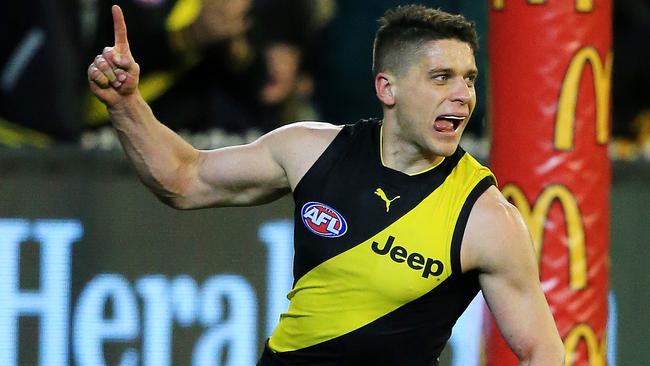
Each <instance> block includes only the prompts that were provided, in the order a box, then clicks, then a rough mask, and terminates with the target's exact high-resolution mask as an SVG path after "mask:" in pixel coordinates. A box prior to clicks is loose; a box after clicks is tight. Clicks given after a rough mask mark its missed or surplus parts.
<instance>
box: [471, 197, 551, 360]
mask: <svg viewBox="0 0 650 366" xmlns="http://www.w3.org/2000/svg"><path fill="white" fill-rule="evenodd" d="M495 191H496V192H498V191H497V190H496V188H494V189H493V191H492V192H489V193H488V192H486V193H487V194H486V195H485V197H481V198H480V199H479V200H478V201H477V206H478V207H475V210H472V213H471V214H470V218H469V221H468V227H467V230H466V238H465V239H466V242H465V241H464V242H463V246H465V245H467V247H468V248H469V249H470V250H469V252H470V253H469V254H468V255H466V258H469V262H470V263H471V265H472V266H473V267H474V268H473V269H477V270H478V271H479V282H480V285H481V289H482V291H483V296H484V297H485V300H486V302H487V304H488V307H489V309H490V312H491V313H492V315H493V316H494V318H495V320H496V322H497V325H498V327H499V330H500V331H501V334H502V335H503V337H504V339H505V340H506V342H507V343H508V345H509V346H510V348H511V349H512V350H513V351H514V352H515V353H516V354H517V356H518V357H519V358H520V359H522V360H523V359H530V358H531V357H532V355H533V354H534V353H536V354H537V355H539V350H542V349H544V350H549V349H550V350H556V349H557V344H558V343H557V342H558V341H559V336H558V333H557V328H556V326H555V322H554V320H553V318H552V315H551V312H550V310H549V307H548V303H547V302H546V298H545V296H544V292H543V290H542V287H541V284H540V281H539V270H538V263H537V259H536V255H535V250H534V247H533V244H532V241H531V238H530V234H529V233H528V229H527V228H526V225H525V223H524V222H523V220H522V218H521V215H520V214H519V212H518V211H517V209H516V208H515V207H514V206H512V205H510V204H509V203H507V202H506V201H505V200H504V199H502V198H501V197H500V194H499V193H496V192H495ZM490 195H493V196H492V197H490ZM464 249H465V248H464ZM464 249H463V250H464ZM550 353H551V354H549V355H548V356H549V357H553V354H552V352H550Z"/></svg>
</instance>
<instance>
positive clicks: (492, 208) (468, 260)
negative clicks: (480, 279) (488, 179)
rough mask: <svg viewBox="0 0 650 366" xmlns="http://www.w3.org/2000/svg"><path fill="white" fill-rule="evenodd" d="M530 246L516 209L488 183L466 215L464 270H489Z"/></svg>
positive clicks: (518, 254)
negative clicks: (467, 216)
mask: <svg viewBox="0 0 650 366" xmlns="http://www.w3.org/2000/svg"><path fill="white" fill-rule="evenodd" d="M532 250H533V247H532V241H531V239H530V234H529V232H528V228H527V227H526V223H525V222H524V220H523V218H522V216H521V214H520V213H519V210H518V209H517V208H516V207H515V206H514V205H512V204H511V203H510V202H508V201H507V200H506V199H505V197H503V195H502V194H501V192H500V191H499V190H498V189H497V188H496V187H495V186H491V187H489V188H488V189H487V190H485V192H483V194H481V196H480V197H479V198H478V199H477V200H476V203H475V204H474V207H473V208H472V211H471V213H470V215H469V219H468V221H467V227H466V229H465V235H464V237H463V244H462V249H461V263H462V267H463V271H468V270H473V269H477V270H479V271H481V272H490V271H492V270H493V269H495V268H496V267H498V266H499V265H500V264H501V263H502V262H503V261H504V260H508V257H517V256H520V255H523V256H528V255H529V254H531V252H532Z"/></svg>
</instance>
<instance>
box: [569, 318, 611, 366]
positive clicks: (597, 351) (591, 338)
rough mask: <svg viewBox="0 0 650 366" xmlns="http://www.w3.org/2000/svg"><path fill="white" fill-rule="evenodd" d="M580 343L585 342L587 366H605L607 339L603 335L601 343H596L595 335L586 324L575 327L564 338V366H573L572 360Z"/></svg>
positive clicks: (573, 361) (573, 360)
mask: <svg viewBox="0 0 650 366" xmlns="http://www.w3.org/2000/svg"><path fill="white" fill-rule="evenodd" d="M581 341H583V342H585V346H586V347H587V357H588V360H589V366H605V365H606V362H605V361H606V359H607V337H606V336H605V335H603V338H602V341H601V342H598V337H597V336H596V333H594V330H593V329H592V328H591V327H590V326H589V325H587V324H578V325H576V326H575V327H574V328H573V329H571V331H569V334H567V336H566V337H565V338H564V350H565V356H564V364H565V365H566V366H571V365H573V364H575V359H574V358H575V355H576V353H577V349H578V345H580V342H581Z"/></svg>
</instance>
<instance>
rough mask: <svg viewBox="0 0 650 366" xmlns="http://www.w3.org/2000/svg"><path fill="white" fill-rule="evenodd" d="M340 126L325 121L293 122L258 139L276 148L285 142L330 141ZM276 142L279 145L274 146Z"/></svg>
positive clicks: (339, 129) (282, 145)
mask: <svg viewBox="0 0 650 366" xmlns="http://www.w3.org/2000/svg"><path fill="white" fill-rule="evenodd" d="M342 128H343V126H337V125H333V124H331V123H327V122H315V121H303V122H295V123H291V124H288V125H285V126H282V127H280V128H277V129H275V130H273V131H271V132H269V133H267V134H266V135H264V136H263V137H262V138H261V139H260V140H261V141H262V142H263V143H265V144H270V145H271V147H274V148H276V149H281V148H282V147H284V146H285V145H286V144H287V143H289V144H301V143H313V142H318V141H321V140H324V141H327V140H329V141H330V142H331V140H333V139H334V137H336V135H337V134H338V132H339V131H341V129H342ZM279 142H283V143H279ZM276 144H277V145H279V146H274V145H276Z"/></svg>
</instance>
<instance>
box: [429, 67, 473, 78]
mask: <svg viewBox="0 0 650 366" xmlns="http://www.w3.org/2000/svg"><path fill="white" fill-rule="evenodd" d="M455 73H456V72H455V71H454V69H451V68H434V69H431V70H429V75H435V74H455ZM465 75H466V76H478V70H477V69H471V70H469V71H468V72H467V73H466V74H465Z"/></svg>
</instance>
